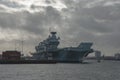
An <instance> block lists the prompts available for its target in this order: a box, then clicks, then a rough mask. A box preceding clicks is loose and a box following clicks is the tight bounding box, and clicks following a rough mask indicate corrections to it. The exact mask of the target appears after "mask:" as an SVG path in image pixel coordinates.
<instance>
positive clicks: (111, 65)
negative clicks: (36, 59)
mask: <svg viewBox="0 0 120 80" xmlns="http://www.w3.org/2000/svg"><path fill="white" fill-rule="evenodd" d="M0 80H120V62H119V61H102V62H101V63H97V62H96V61H87V62H85V63H83V64H18V65H17V64H15V65H0Z"/></svg>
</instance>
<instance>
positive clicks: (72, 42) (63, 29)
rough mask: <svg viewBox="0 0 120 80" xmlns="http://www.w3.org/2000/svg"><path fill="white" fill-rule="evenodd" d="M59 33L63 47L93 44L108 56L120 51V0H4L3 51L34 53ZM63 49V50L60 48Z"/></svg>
mask: <svg viewBox="0 0 120 80" xmlns="http://www.w3.org/2000/svg"><path fill="white" fill-rule="evenodd" d="M49 28H51V29H53V30H55V31H57V32H58V34H57V35H58V36H60V37H61V45H60V46H61V47H63V46H78V45H79V43H80V42H84V41H85V42H93V43H94V45H93V48H94V49H95V50H100V51H101V52H102V53H103V54H105V55H114V53H117V52H120V0H0V51H1V52H2V51H5V50H13V49H15V46H16V48H17V50H21V40H22V39H23V40H24V53H29V52H34V51H35V49H34V47H35V46H36V45H38V43H39V42H40V41H42V40H44V39H45V38H47V37H48V35H49ZM60 46H59V47H60Z"/></svg>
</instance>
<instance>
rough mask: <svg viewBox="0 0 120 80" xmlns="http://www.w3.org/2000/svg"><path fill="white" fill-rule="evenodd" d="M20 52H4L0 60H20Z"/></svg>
mask: <svg viewBox="0 0 120 80" xmlns="http://www.w3.org/2000/svg"><path fill="white" fill-rule="evenodd" d="M20 59H21V52H19V51H5V52H2V60H20Z"/></svg>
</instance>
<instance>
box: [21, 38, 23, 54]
mask: <svg viewBox="0 0 120 80" xmlns="http://www.w3.org/2000/svg"><path fill="white" fill-rule="evenodd" d="M23 43H24V41H23V37H22V41H21V46H22V47H21V48H22V49H21V50H22V51H21V54H23Z"/></svg>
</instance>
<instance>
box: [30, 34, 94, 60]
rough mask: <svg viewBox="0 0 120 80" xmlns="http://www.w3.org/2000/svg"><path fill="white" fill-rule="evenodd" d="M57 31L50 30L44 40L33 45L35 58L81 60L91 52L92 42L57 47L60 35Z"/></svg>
mask: <svg viewBox="0 0 120 80" xmlns="http://www.w3.org/2000/svg"><path fill="white" fill-rule="evenodd" d="M56 33H57V32H51V35H49V37H48V38H47V39H46V40H43V41H42V42H40V43H39V44H38V46H36V47H35V50H36V52H35V53H34V54H32V55H33V59H35V60H55V61H58V62H70V61H78V62H82V61H83V59H84V57H86V56H87V55H88V54H89V53H92V52H93V49H92V48H91V46H92V45H93V43H92V42H82V43H80V44H79V45H78V46H77V47H65V48H58V45H59V44H60V37H57V36H56Z"/></svg>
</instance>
